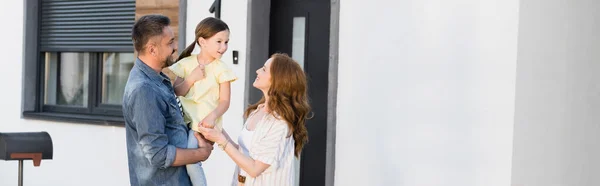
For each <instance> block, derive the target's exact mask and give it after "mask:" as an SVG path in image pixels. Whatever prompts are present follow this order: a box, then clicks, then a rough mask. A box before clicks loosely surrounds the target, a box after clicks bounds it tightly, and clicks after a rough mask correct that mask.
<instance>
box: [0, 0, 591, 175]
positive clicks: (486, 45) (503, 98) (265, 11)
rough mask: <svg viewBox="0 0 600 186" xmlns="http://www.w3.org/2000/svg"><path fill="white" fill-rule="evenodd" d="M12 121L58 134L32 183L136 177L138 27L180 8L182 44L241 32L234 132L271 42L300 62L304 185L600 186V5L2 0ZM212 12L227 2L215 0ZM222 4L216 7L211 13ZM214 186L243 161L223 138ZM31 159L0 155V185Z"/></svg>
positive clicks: (433, 0) (234, 45) (19, 127)
mask: <svg viewBox="0 0 600 186" xmlns="http://www.w3.org/2000/svg"><path fill="white" fill-rule="evenodd" d="M2 4H3V5H2V6H0V15H1V16H2V17H3V18H5V19H3V23H4V24H3V25H5V26H4V28H3V29H2V31H1V33H2V36H3V41H4V42H3V43H4V44H3V45H2V47H1V50H0V54H1V55H0V56H2V57H3V60H4V63H3V70H4V71H3V73H0V79H3V80H4V83H3V88H4V91H3V92H2V93H1V94H0V95H1V96H0V103H2V105H3V106H4V108H7V109H4V110H3V111H2V112H0V118H2V119H3V122H2V124H0V132H28V131H47V132H48V133H49V134H50V135H51V137H52V139H53V144H54V159H53V160H48V161H42V163H41V166H40V167H33V165H32V163H30V162H29V161H27V162H26V163H25V167H24V183H25V184H26V185H61V186H66V185H82V184H85V185H129V177H128V167H127V157H126V156H127V155H126V146H125V128H124V127H123V122H122V118H121V117H122V116H121V115H120V96H122V92H120V90H121V89H122V86H124V82H125V81H126V78H127V75H128V72H129V71H128V70H129V69H130V68H131V66H132V64H133V59H134V58H135V54H134V52H133V47H132V46H131V41H130V38H129V35H128V26H129V27H130V25H131V24H133V21H134V20H135V18H136V17H139V16H142V15H145V14H151V13H160V14H163V15H167V16H169V17H170V18H171V20H172V22H173V28H174V30H176V31H177V32H176V35H177V38H178V42H179V43H178V46H179V48H180V49H183V48H184V46H186V45H187V44H189V43H191V42H193V40H194V29H195V27H196V24H197V23H198V22H199V21H200V20H202V19H203V18H205V17H207V16H217V17H220V18H221V19H223V20H224V21H225V22H227V23H228V25H229V27H230V29H231V35H230V42H229V49H228V51H227V53H226V54H225V55H224V57H223V59H222V60H223V61H224V62H226V63H227V65H228V66H230V67H231V68H232V69H233V71H234V73H235V74H236V75H237V76H238V77H239V79H238V80H237V81H235V82H234V83H232V94H231V106H230V108H229V110H228V111H227V113H225V115H224V119H223V120H224V128H225V130H227V131H228V132H229V134H230V135H231V136H232V137H233V138H236V137H237V136H238V134H239V129H240V127H241V126H242V124H243V122H244V119H243V118H242V114H243V111H244V108H245V107H246V106H247V105H248V104H250V103H253V102H255V101H256V100H257V99H258V98H260V97H259V96H260V94H259V92H258V91H257V90H255V89H253V87H252V86H251V83H252V81H253V80H254V79H255V77H256V74H255V72H254V71H255V70H256V69H257V68H258V67H260V66H262V64H263V63H264V61H265V60H266V59H267V58H268V56H269V55H270V54H272V53H274V52H285V53H288V54H290V55H291V56H292V57H293V58H294V59H296V60H297V61H298V62H299V63H301V64H302V66H303V67H304V69H305V71H306V73H307V75H308V78H309V85H310V87H309V95H310V97H311V105H312V107H313V112H314V114H315V115H314V117H313V119H311V120H309V122H308V123H307V127H308V130H309V135H310V136H309V138H310V141H309V144H308V145H307V146H306V148H305V150H304V152H303V154H302V158H301V160H300V161H299V163H298V165H299V166H298V167H299V172H300V173H299V175H298V182H299V183H298V184H300V185H338V186H341V185H344V186H345V185H403V186H404V185H406V186H408V185H415V186H417V185H418V186H438V185H444V186H445V185H448V186H454V185H457V186H458V185H460V186H506V185H513V186H574V185H577V186H595V185H600V177H597V176H595V175H596V174H597V173H598V172H600V168H598V167H600V166H599V165H600V159H599V158H598V157H600V156H599V155H600V146H598V143H599V142H598V141H600V135H599V134H600V127H598V124H599V123H600V117H599V116H598V114H597V113H598V112H599V111H600V83H599V80H600V73H597V72H599V71H600V61H599V59H600V53H599V52H597V50H598V49H600V40H599V38H600V37H599V35H598V33H600V22H599V21H598V17H600V12H598V11H597V9H598V7H600V2H599V1H592V0H571V1H559V0H545V1H542V0H508V1H499V0H460V1H439V0H403V1H387V0H371V1H358V0H344V1H340V0H331V1H317V0H280V1H271V0H225V1H221V0H217V1H215V0H115V1H106V0H104V1H100V0H89V1H58V0H22V1H17V0H14V1H5V2H3V3H2ZM211 7H213V8H211ZM209 10H211V11H212V13H211V11H209ZM204 167H205V172H206V174H207V177H208V183H209V185H228V184H229V183H230V181H231V178H232V172H233V167H234V163H233V162H232V161H231V160H230V159H229V157H227V156H226V155H225V154H224V153H223V152H222V151H221V150H220V149H218V148H216V149H215V150H214V151H213V153H212V155H211V157H210V158H209V160H208V161H206V162H205V163H204ZM16 184H17V162H14V161H0V185H16Z"/></svg>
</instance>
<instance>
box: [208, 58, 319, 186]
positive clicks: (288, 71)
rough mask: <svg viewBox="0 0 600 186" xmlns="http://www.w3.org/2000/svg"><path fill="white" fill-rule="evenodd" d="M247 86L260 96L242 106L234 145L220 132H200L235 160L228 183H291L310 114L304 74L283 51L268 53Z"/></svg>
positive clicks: (305, 138) (304, 140)
mask: <svg viewBox="0 0 600 186" xmlns="http://www.w3.org/2000/svg"><path fill="white" fill-rule="evenodd" d="M256 74H257V77H256V80H254V83H253V84H252V85H253V86H254V87H256V88H257V89H259V90H261V91H262V93H263V97H262V98H261V100H260V101H258V103H256V104H254V105H251V106H250V107H248V109H246V113H245V114H244V116H245V117H246V123H245V124H244V127H243V129H242V132H241V133H240V136H239V138H238V140H237V141H238V143H237V144H236V143H235V142H234V141H233V140H232V139H231V138H230V137H229V135H227V132H225V130H223V131H222V132H218V131H217V130H214V129H210V128H204V127H202V126H199V128H200V133H202V134H203V135H204V136H205V137H206V139H208V140H210V141H213V142H215V143H217V144H218V145H219V147H220V148H221V149H223V150H224V151H225V152H226V153H227V155H229V157H230V158H231V159H232V160H233V161H234V162H235V163H236V164H237V166H236V171H235V175H234V181H233V184H232V185H245V186H254V185H278V186H279V185H282V186H284V185H289V186H291V185H293V184H294V182H295V180H294V179H295V175H296V173H295V171H296V168H295V167H294V156H296V157H298V155H299V154H300V151H301V150H302V147H303V146H304V144H306V142H308V136H307V131H306V126H305V125H304V123H305V119H306V118H307V116H308V113H309V112H310V106H309V105H308V96H307V94H306V77H305V75H304V71H302V68H300V65H298V63H296V62H295V61H294V60H293V59H292V58H290V57H289V56H287V55H285V54H274V55H272V56H271V58H269V60H267V61H266V62H265V65H264V66H263V67H262V68H260V69H258V70H257V71H256Z"/></svg>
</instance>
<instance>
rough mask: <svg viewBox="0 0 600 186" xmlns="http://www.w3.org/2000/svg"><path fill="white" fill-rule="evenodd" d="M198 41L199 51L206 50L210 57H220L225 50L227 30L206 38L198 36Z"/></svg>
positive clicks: (227, 40) (227, 41)
mask: <svg viewBox="0 0 600 186" xmlns="http://www.w3.org/2000/svg"><path fill="white" fill-rule="evenodd" d="M198 43H200V46H201V48H202V49H201V50H202V51H201V52H206V53H207V54H208V55H209V56H210V57H213V58H215V59H221V57H222V56H223V54H224V53H225V52H226V51H227V45H228V43H229V30H223V31H220V32H218V33H217V34H215V35H214V36H212V37H210V38H208V39H204V38H198Z"/></svg>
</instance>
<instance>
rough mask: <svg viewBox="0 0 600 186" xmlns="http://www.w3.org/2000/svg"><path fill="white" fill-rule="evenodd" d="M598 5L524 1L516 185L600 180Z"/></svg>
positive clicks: (569, 185) (585, 184) (576, 185)
mask: <svg viewBox="0 0 600 186" xmlns="http://www.w3.org/2000/svg"><path fill="white" fill-rule="evenodd" d="M598 7H600V1H596V0H571V1H561V0H522V1H521V14H520V21H519V22H520V26H519V49H518V51H519V55H518V62H517V63H518V66H517V86H516V105H515V106H516V110H515V128H514V135H515V137H514V154H513V163H512V164H513V167H512V185H513V186H597V185H600V177H598V173H599V172H600V159H599V158H598V157H600V135H599V134H600V127H599V126H598V124H600V73H599V72H600V61H599V59H600V52H599V51H600V22H599V19H598V18H599V17H600V12H599V11H598Z"/></svg>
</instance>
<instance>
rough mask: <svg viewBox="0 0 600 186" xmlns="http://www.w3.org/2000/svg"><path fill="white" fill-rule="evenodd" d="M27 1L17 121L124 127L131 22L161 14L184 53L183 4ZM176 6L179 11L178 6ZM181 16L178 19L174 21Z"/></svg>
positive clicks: (171, 0)
mask: <svg viewBox="0 0 600 186" xmlns="http://www.w3.org/2000/svg"><path fill="white" fill-rule="evenodd" d="M161 2H162V3H156V2H155V1H149V0H138V1H137V2H136V0H80V1H71V0H25V6H26V9H25V18H24V20H25V29H24V31H25V33H24V35H25V40H24V45H25V46H24V47H25V48H24V53H23V73H24V76H23V91H22V92H23V94H22V95H23V96H22V99H23V100H22V104H23V105H22V108H21V111H22V113H23V117H26V118H36V119H45V120H59V121H74V122H77V123H98V124H109V125H123V114H122V111H121V101H122V99H123V91H124V88H125V83H126V82H127V78H128V77H129V71H130V70H131V68H132V67H133V64H134V60H135V56H134V53H133V52H134V49H133V43H132V42H131V27H132V26H133V24H134V22H135V18H136V17H139V16H142V15H145V14H153V13H158V14H163V15H165V16H167V17H169V18H170V19H171V27H172V28H173V30H174V31H175V37H176V38H177V39H178V40H177V41H178V42H179V43H178V44H179V47H180V48H184V47H185V46H184V44H185V43H184V42H182V41H185V37H183V36H184V35H185V34H182V35H181V37H179V33H184V31H185V25H184V24H182V26H181V27H179V23H185V22H186V21H185V11H186V9H187V7H186V6H185V5H186V4H187V1H186V0H161ZM180 5H182V6H180ZM180 12H182V13H181V16H180Z"/></svg>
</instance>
